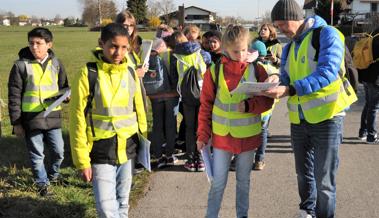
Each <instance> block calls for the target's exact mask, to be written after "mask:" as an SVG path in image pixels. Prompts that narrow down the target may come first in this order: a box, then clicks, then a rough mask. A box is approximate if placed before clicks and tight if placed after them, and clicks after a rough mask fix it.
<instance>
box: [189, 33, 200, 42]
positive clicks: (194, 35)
mask: <svg viewBox="0 0 379 218" xmlns="http://www.w3.org/2000/svg"><path fill="white" fill-rule="evenodd" d="M186 37H187V39H188V41H191V42H193V41H196V40H197V38H199V33H198V32H196V31H191V32H189V33H188V34H187V35H186Z"/></svg>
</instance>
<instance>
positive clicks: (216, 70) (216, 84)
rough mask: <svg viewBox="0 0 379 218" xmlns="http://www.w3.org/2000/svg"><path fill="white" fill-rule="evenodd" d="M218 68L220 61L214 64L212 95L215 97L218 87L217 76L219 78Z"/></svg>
mask: <svg viewBox="0 0 379 218" xmlns="http://www.w3.org/2000/svg"><path fill="white" fill-rule="evenodd" d="M220 66H221V60H218V61H217V62H216V63H215V72H214V73H215V78H214V79H215V80H214V81H213V82H214V89H213V90H214V93H215V95H216V94H217V87H218V80H219V76H220Z"/></svg>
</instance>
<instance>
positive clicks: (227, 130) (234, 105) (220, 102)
mask: <svg viewBox="0 0 379 218" xmlns="http://www.w3.org/2000/svg"><path fill="white" fill-rule="evenodd" d="M211 74H212V79H213V81H215V77H216V75H215V65H214V64H213V65H212V66H211ZM245 81H249V82H257V79H256V77H255V69H254V65H253V64H249V66H248V67H247V68H246V70H245V72H244V74H243V76H242V78H241V80H240V82H239V84H238V86H239V85H240V84H241V83H242V82H245ZM248 98H249V96H248V95H246V94H230V92H229V89H228V86H227V84H226V81H225V78H224V70H223V65H222V64H221V65H220V73H219V80H218V87H217V92H216V98H215V101H214V104H213V109H212V131H213V133H214V134H217V135H220V136H226V135H228V134H230V135H231V136H233V137H235V138H247V137H251V136H255V135H258V134H260V133H261V128H262V127H261V115H260V114H253V113H242V112H239V111H238V105H239V103H240V102H242V101H244V100H246V99H248Z"/></svg>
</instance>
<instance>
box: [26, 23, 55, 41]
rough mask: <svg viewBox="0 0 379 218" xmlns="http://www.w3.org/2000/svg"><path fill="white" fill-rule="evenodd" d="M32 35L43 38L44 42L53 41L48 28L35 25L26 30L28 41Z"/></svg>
mask: <svg viewBox="0 0 379 218" xmlns="http://www.w3.org/2000/svg"><path fill="white" fill-rule="evenodd" d="M32 37H38V38H43V39H44V40H45V41H46V42H52V41H53V34H52V33H51V32H50V30H49V29H47V28H43V27H36V28H34V29H32V30H31V31H30V32H28V41H29V39H30V38H32Z"/></svg>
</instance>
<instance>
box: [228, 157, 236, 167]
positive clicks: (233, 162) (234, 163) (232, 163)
mask: <svg viewBox="0 0 379 218" xmlns="http://www.w3.org/2000/svg"><path fill="white" fill-rule="evenodd" d="M229 170H230V171H236V157H235V156H233V157H232V161H230V166H229Z"/></svg>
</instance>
